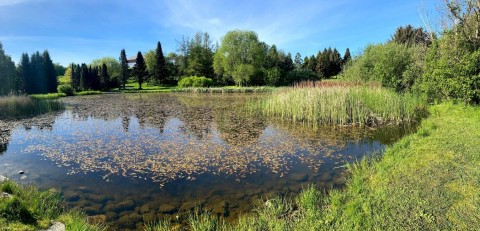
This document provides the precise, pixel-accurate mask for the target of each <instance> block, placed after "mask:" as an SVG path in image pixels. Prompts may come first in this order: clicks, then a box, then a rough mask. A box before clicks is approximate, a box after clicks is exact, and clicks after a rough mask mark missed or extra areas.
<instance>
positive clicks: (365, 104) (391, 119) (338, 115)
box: [255, 85, 425, 126]
mask: <svg viewBox="0 0 480 231" xmlns="http://www.w3.org/2000/svg"><path fill="white" fill-rule="evenodd" d="M256 107H257V108H258V109H257V108H255V110H259V111H262V112H263V113H264V114H266V115H269V116H275V117H279V118H281V119H284V120H291V121H294V122H305V123H309V124H312V125H313V126H317V125H330V124H333V125H348V124H359V125H361V126H363V125H377V124H384V123H401V122H407V123H409V122H412V121H415V120H417V119H418V117H419V116H421V115H422V114H425V113H424V112H425V108H424V101H423V100H422V99H420V98H419V97H416V96H414V95H411V94H404V95H400V94H396V93H395V92H392V91H390V90H388V89H385V88H381V87H374V86H369V87H367V86H336V85H335V86H329V87H315V88H287V89H284V90H280V91H277V92H275V93H274V94H272V96H270V97H269V98H268V99H266V100H264V101H261V102H260V103H259V104H258V105H256Z"/></svg>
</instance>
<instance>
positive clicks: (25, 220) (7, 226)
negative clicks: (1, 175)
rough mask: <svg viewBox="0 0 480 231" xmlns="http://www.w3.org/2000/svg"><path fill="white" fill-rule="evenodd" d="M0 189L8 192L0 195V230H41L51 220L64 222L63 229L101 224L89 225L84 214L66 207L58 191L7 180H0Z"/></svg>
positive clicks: (86, 227)
mask: <svg viewBox="0 0 480 231" xmlns="http://www.w3.org/2000/svg"><path fill="white" fill-rule="evenodd" d="M0 192H3V193H8V194H10V195H11V197H4V198H0V230H14V231H15V230H22V231H24V230H40V229H43V230H45V229H47V228H48V227H49V226H50V225H51V221H52V220H56V221H61V222H64V224H65V225H66V227H67V230H92V231H96V230H102V228H103V227H102V226H98V225H97V226H94V225H90V224H89V223H88V221H87V219H86V216H85V215H84V214H81V213H79V212H74V211H69V210H68V209H66V207H65V203H64V200H63V199H62V197H61V195H60V194H59V193H58V192H56V191H55V190H53V189H50V190H40V189H39V188H38V187H36V186H33V185H26V186H25V185H19V184H17V183H15V182H13V181H10V180H7V181H3V182H1V183H0Z"/></svg>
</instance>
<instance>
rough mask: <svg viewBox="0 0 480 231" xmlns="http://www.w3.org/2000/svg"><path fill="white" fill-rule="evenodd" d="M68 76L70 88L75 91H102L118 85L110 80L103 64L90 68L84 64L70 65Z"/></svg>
mask: <svg viewBox="0 0 480 231" xmlns="http://www.w3.org/2000/svg"><path fill="white" fill-rule="evenodd" d="M69 74H70V77H71V86H72V88H73V89H74V90H75V91H87V90H103V91H106V90H108V89H110V88H113V87H117V86H118V83H117V82H115V81H112V80H110V75H109V74H108V68H107V65H106V64H105V63H103V64H102V65H101V66H94V67H92V66H91V65H90V66H87V65H86V64H85V63H82V64H81V65H79V64H71V65H70V70H69Z"/></svg>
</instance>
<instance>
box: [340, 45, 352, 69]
mask: <svg viewBox="0 0 480 231" xmlns="http://www.w3.org/2000/svg"><path fill="white" fill-rule="evenodd" d="M350 60H352V55H350V49H348V48H347V49H346V50H345V54H344V55H343V62H342V64H343V65H345V64H346V63H348V61H350Z"/></svg>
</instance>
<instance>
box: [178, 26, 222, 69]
mask: <svg viewBox="0 0 480 231" xmlns="http://www.w3.org/2000/svg"><path fill="white" fill-rule="evenodd" d="M178 50H179V51H180V55H179V58H180V59H179V60H178V61H179V62H177V65H178V67H179V72H180V75H189V76H195V75H196V76H207V77H214V68H213V59H214V58H213V56H214V53H215V47H214V45H213V43H212V41H211V39H210V35H209V34H208V33H202V32H197V33H196V34H195V37H194V38H192V39H188V38H187V39H185V38H183V40H182V42H180V43H179V45H178Z"/></svg>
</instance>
